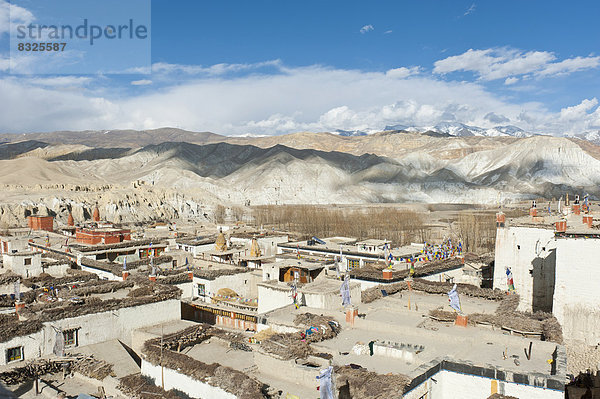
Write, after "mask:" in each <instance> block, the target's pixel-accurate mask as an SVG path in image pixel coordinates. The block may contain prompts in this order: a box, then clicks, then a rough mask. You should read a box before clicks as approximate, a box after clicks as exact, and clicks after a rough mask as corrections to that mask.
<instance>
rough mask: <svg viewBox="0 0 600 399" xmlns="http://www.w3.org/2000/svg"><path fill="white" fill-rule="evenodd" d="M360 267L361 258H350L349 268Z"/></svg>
mask: <svg viewBox="0 0 600 399" xmlns="http://www.w3.org/2000/svg"><path fill="white" fill-rule="evenodd" d="M359 267H360V260H359V259H348V270H354V269H355V268H356V269H357V268H359Z"/></svg>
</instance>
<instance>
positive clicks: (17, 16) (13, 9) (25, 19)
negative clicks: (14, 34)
mask: <svg viewBox="0 0 600 399" xmlns="http://www.w3.org/2000/svg"><path fill="white" fill-rule="evenodd" d="M34 19H35V17H34V16H33V14H32V13H31V11H29V10H27V9H26V8H23V7H19V6H18V5H16V4H10V3H9V2H7V1H5V0H0V35H3V34H5V33H9V31H10V22H11V20H12V22H13V24H15V23H16V24H24V25H27V24H29V23H30V22H32V21H33V20H34Z"/></svg>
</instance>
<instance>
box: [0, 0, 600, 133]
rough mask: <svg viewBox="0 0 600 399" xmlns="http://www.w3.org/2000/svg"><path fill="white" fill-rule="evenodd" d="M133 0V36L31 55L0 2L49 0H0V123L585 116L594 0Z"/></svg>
mask: <svg viewBox="0 0 600 399" xmlns="http://www.w3.org/2000/svg"><path fill="white" fill-rule="evenodd" d="M86 1H87V0H78V4H86ZM136 1H137V3H136V4H137V5H136V7H137V8H136V9H131V8H132V7H131V4H133V3H130V9H128V10H125V13H126V14H127V15H134V14H135V15H136V17H137V16H138V14H141V15H145V14H144V12H142V11H143V10H142V9H143V8H147V10H148V11H149V13H148V17H149V18H151V21H150V22H151V23H148V27H149V28H150V32H149V37H148V39H149V40H147V41H145V42H144V43H147V45H148V47H147V48H146V47H139V48H136V51H137V52H136V51H128V50H124V49H122V48H119V46H118V45H117V44H115V43H116V42H115V41H112V42H109V41H106V40H105V41H104V42H102V41H101V40H99V42H98V44H97V45H96V47H94V49H95V50H96V53H94V54H92V52H90V53H89V54H88V53H83V52H80V53H77V52H75V50H74V49H71V51H67V52H64V53H63V54H61V57H46V58H45V60H51V61H44V62H39V60H38V61H35V62H31V59H27V57H23V56H22V54H16V55H15V54H11V53H10V48H11V47H10V46H11V41H10V35H9V30H10V29H9V9H10V15H11V16H12V20H13V22H15V21H18V22H22V23H31V22H34V23H36V22H38V23H43V22H45V21H48V20H49V19H50V18H51V14H52V11H51V10H50V11H49V7H48V4H49V3H48V1H44V2H42V1H40V0H19V1H16V0H15V1H14V2H13V3H12V4H9V3H8V2H7V1H6V0H0V99H1V100H2V106H1V107H0V132H3V133H24V132H44V131H55V130H109V129H154V128H160V127H167V126H169V127H177V128H182V129H187V130H193V131H212V132H215V133H219V134H225V135H276V134H285V133H291V132H298V131H315V132H317V131H335V130H338V129H340V130H365V131H374V130H382V129H384V128H385V127H390V126H396V127H397V126H407V127H410V126H415V127H431V126H435V125H436V124H439V123H442V122H458V123H464V124H467V125H473V126H479V127H484V128H489V127H494V126H506V125H514V126H518V127H519V128H522V129H524V130H526V131H528V132H532V133H543V134H551V135H572V134H582V133H586V132H594V131H598V130H600V107H599V104H598V99H597V97H599V96H600V51H599V45H600V24H598V23H597V16H598V15H599V14H600V3H598V2H596V1H582V2H577V3H576V6H573V5H570V6H569V5H568V4H567V2H564V1H537V0H532V1H527V2H523V1H510V0H507V1H459V0H457V1H442V0H439V1H427V0H425V1H392V0H390V1H384V0H381V1H377V2H367V1H353V0H345V1H337V0H336V1H333V0H332V1H312V0H307V1H303V2H288V1H274V0H273V1H247V0H246V1H219V2H217V1H212V2H209V1H204V0H171V1H167V0H153V1H151V2H150V1H149V0H136ZM121 3H123V2H121ZM90 4H92V2H90ZM139 4H142V5H141V6H140V5H139ZM44 5H45V6H44ZM10 7H12V9H11V8H10ZM109 9H110V8H109ZM85 11H86V12H87V14H85V15H91V16H94V17H97V16H98V14H99V11H98V10H96V9H94V8H93V7H92V6H91V5H90V8H89V10H85ZM72 14H73V15H70V16H69V17H70V18H78V17H77V15H78V13H72ZM117 14H118V13H117ZM117 14H114V15H117ZM122 14H123V13H122ZM114 15H111V14H110V13H109V14H108V16H107V17H106V18H108V19H110V18H113V17H114ZM123 15H124V14H123ZM53 18H56V16H53ZM65 18H66V16H65ZM108 19H106V20H108ZM103 23H108V22H106V21H103ZM144 54H145V55H146V56H144ZM69 55H70V56H72V57H74V58H71V59H69ZM11 56H12V59H11ZM77 56H79V61H80V62H87V65H85V66H86V67H87V68H88V69H89V67H90V66H92V65H100V64H102V63H104V62H108V60H111V61H118V62H116V63H114V65H111V66H110V70H102V71H100V70H98V71H95V70H94V71H90V70H84V69H85V68H84V67H83V64H76V63H75V61H74V60H76V58H77ZM128 57H129V58H128ZM130 58H131V59H133V58H135V59H134V60H133V61H135V60H139V61H140V66H139V67H135V65H133V66H132V65H130V64H128V62H129V61H131V60H130ZM11 62H12V63H13V64H12V65H13V69H12V70H11V69H10V66H11ZM50 64H52V67H53V69H49V67H50ZM15 65H17V66H18V67H17V68H15V67H14V66H15ZM120 67H122V69H119V68H120ZM44 68H45V69H46V71H44ZM77 68H80V73H78V69H77ZM48 71H50V72H51V73H48ZM84 72H85V73H84Z"/></svg>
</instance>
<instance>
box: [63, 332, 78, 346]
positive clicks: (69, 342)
mask: <svg viewBox="0 0 600 399" xmlns="http://www.w3.org/2000/svg"><path fill="white" fill-rule="evenodd" d="M63 338H64V340H65V347H70V346H77V345H78V344H79V342H78V339H77V338H78V337H77V329H76V328H74V329H71V330H65V331H63Z"/></svg>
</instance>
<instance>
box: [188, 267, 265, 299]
mask: <svg viewBox="0 0 600 399" xmlns="http://www.w3.org/2000/svg"><path fill="white" fill-rule="evenodd" d="M260 280H261V274H260V272H248V273H238V274H234V275H231V276H220V277H217V278H216V279H214V280H208V279H203V278H198V277H195V276H194V296H198V284H204V287H205V292H206V296H207V298H210V297H211V296H213V295H215V294H216V293H217V291H219V290H220V289H221V288H229V289H231V290H234V291H235V292H236V294H238V295H239V296H241V297H244V298H254V297H256V296H257V295H258V290H257V288H256V284H257V283H258V282H260Z"/></svg>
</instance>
